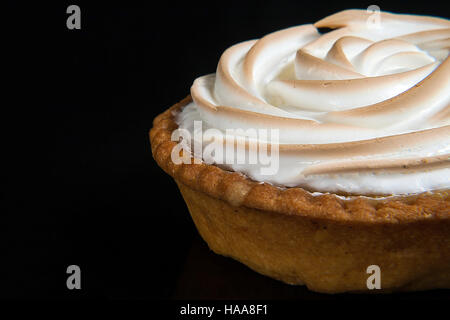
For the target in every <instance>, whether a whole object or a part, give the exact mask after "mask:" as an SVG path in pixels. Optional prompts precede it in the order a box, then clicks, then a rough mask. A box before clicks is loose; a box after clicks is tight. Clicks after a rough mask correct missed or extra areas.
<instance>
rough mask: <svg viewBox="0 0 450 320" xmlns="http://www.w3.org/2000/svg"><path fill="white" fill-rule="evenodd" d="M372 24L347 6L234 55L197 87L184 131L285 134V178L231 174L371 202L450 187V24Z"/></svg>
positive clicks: (394, 19)
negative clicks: (198, 123)
mask: <svg viewBox="0 0 450 320" xmlns="http://www.w3.org/2000/svg"><path fill="white" fill-rule="evenodd" d="M368 18H369V13H367V12H366V11H364V10H346V11H342V12H339V13H336V14H334V15H331V16H329V17H327V18H324V19H322V20H320V21H318V22H317V23H315V24H314V25H302V26H298V27H293V28H289V29H285V30H281V31H278V32H274V33H272V34H269V35H267V36H265V37H263V38H261V39H259V40H252V41H247V42H243V43H239V44H236V45H234V46H232V47H230V48H229V49H227V50H226V51H225V52H224V53H223V55H222V57H221V58H220V61H219V64H218V67H217V72H216V73H215V74H211V75H206V76H203V77H200V78H198V79H196V80H195V81H194V84H193V86H192V88H191V95H192V98H193V101H194V102H193V103H192V104H190V105H188V106H187V107H185V108H184V110H183V111H182V112H181V113H180V114H179V116H178V118H177V119H178V120H177V122H178V124H179V126H180V127H181V128H186V129H189V130H192V123H193V121H194V120H202V121H203V123H205V124H206V125H207V127H208V128H215V129H219V130H222V131H225V130H226V129H237V128H244V129H245V128H255V129H258V128H265V129H279V138H280V145H279V150H280V170H279V172H278V174H277V175H274V176H261V175H260V174H258V172H259V171H258V170H257V166H255V165H230V166H229V167H230V169H232V170H234V171H238V172H242V173H244V174H247V175H248V176H249V177H250V178H252V179H255V180H257V181H265V182H269V183H274V184H277V185H282V186H287V187H292V186H301V187H304V188H306V189H308V190H311V191H320V192H343V193H355V194H369V195H372V194H405V193H417V192H423V191H429V190H435V189H447V188H449V187H450V153H449V150H450V144H449V142H450V60H449V59H448V54H449V49H450V21H448V20H447V19H443V18H435V17H424V16H416V15H400V14H391V13H386V12H381V13H380V23H379V25H378V27H374V26H373V25H372V24H369V23H368ZM323 27H327V28H332V29H334V30H332V31H330V32H328V33H325V34H321V33H320V32H319V31H318V30H317V28H323Z"/></svg>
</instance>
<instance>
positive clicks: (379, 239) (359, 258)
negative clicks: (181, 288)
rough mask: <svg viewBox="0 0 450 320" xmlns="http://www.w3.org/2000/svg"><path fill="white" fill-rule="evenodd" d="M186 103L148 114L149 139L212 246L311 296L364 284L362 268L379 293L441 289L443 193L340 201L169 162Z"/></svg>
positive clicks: (448, 237) (447, 251) (447, 247)
mask: <svg viewBox="0 0 450 320" xmlns="http://www.w3.org/2000/svg"><path fill="white" fill-rule="evenodd" d="M190 101H191V97H190V96H188V97H186V98H185V99H183V100H182V101H181V102H179V103H177V104H175V105H174V106H172V107H171V108H169V109H168V110H166V111H165V112H164V113H162V114H160V115H159V116H157V117H156V118H155V119H154V121H153V128H152V129H151V131H150V141H151V146H152V153H153V156H154V158H155V160H156V162H157V163H158V165H159V166H160V167H161V168H162V169H163V170H164V171H165V172H166V173H168V174H169V175H171V176H172V177H173V178H174V179H175V180H176V182H177V184H178V186H179V188H180V190H181V192H182V194H183V197H184V199H185V201H186V203H187V205H188V208H189V211H190V213H191V215H192V218H193V220H194V222H195V224H196V226H197V229H198V230H199V232H200V234H201V236H202V237H203V238H204V239H205V241H206V242H207V243H208V245H209V247H210V248H211V249H212V250H214V251H215V252H217V253H219V254H223V255H226V256H231V257H233V258H235V259H237V260H239V261H241V262H243V263H244V264H246V265H247V266H249V267H250V268H252V269H254V270H256V271H258V272H260V273H262V274H266V275H268V276H271V277H273V278H276V279H279V280H282V281H284V282H287V283H291V284H306V285H307V286H308V288H309V289H311V290H314V291H319V292H328V293H336V292H347V291H366V290H368V289H367V286H366V280H367V278H368V277H369V276H370V275H369V274H367V273H366V269H367V267H368V266H369V265H372V264H374V265H378V266H379V267H380V268H381V286H382V290H381V291H392V290H425V289H431V288H450V191H449V190H441V191H439V192H427V193H422V194H418V195H411V196H397V197H388V198H381V199H377V198H373V197H366V196H350V197H347V198H345V199H344V198H342V197H339V196H337V195H334V194H323V195H318V196H316V195H314V196H313V195H312V194H311V193H310V192H308V191H306V190H304V189H302V188H280V187H276V186H273V185H270V184H267V183H260V182H255V181H252V180H250V179H249V178H247V177H246V176H244V175H242V174H240V173H237V172H229V171H226V170H223V169H221V168H219V167H217V166H214V165H208V164H204V163H202V164H193V163H192V164H180V165H176V164H174V163H173V162H172V160H171V152H172V148H173V147H174V146H175V145H176V144H177V142H176V141H171V134H172V132H173V130H175V129H176V128H177V127H178V126H177V124H176V123H175V121H174V113H175V112H177V111H179V110H180V109H181V108H182V107H183V106H184V105H186V104H187V103H189V102H190Z"/></svg>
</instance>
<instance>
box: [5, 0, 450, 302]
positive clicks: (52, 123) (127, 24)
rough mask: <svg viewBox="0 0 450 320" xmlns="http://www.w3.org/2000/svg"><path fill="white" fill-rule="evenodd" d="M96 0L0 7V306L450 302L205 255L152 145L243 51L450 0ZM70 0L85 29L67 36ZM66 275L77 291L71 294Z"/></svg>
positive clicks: (444, 294) (443, 295)
mask: <svg viewBox="0 0 450 320" xmlns="http://www.w3.org/2000/svg"><path fill="white" fill-rule="evenodd" d="M93 2H94V1H90V2H87V1H71V2H67V1H55V2H54V4H51V3H50V4H49V3H47V4H45V5H44V4H39V5H36V3H35V4H34V5H33V7H31V4H30V6H28V5H26V4H25V5H23V6H20V7H19V6H16V5H11V3H8V7H7V9H5V11H4V16H5V18H6V19H7V22H8V26H7V29H6V30H5V31H7V32H6V33H7V34H6V39H5V40H4V41H10V42H9V45H5V49H4V51H5V52H6V53H7V55H8V58H7V59H6V60H5V61H4V62H5V64H6V67H7V70H8V71H11V72H10V73H7V74H4V77H5V78H6V79H7V80H8V81H7V82H8V84H9V86H8V87H4V89H5V91H6V92H5V93H6V94H9V95H8V97H9V98H11V99H5V101H7V103H6V104H5V105H4V106H3V107H2V112H3V116H2V125H3V126H2V129H4V133H3V135H2V138H3V139H2V140H3V141H4V144H3V147H4V148H3V159H4V160H6V164H5V165H3V170H2V177H1V178H2V190H1V191H2V192H1V216H2V223H1V224H0V233H1V237H2V238H1V239H0V240H1V244H0V245H1V248H2V253H1V256H2V260H1V270H2V273H1V277H2V280H1V283H2V285H1V290H0V296H1V297H6V298H24V297H25V298H38V299H45V298H56V299H73V298H75V299H76V298H135V299H172V298H177V299H208V298H212V299H291V300H296V301H298V300H309V301H311V300H336V299H341V300H342V299H345V300H364V299H372V300H373V299H379V300H388V299H407V300H409V299H449V292H448V290H436V291H431V292H424V293H408V294H395V295H389V296H376V295H375V296H374V295H370V296H366V295H357V296H355V295H348V294H345V295H334V296H330V295H322V294H317V293H312V292H309V291H308V290H307V289H306V288H304V287H292V286H288V285H284V284H282V283H279V282H277V281H274V280H271V279H269V278H266V277H263V276H261V275H259V274H256V273H254V272H252V271H250V270H248V269H247V268H246V267H245V266H243V265H241V264H239V263H237V262H235V261H232V260H230V259H226V258H223V257H220V256H217V255H215V254H213V253H211V252H210V251H209V250H208V248H207V246H206V244H205V243H204V242H203V241H202V240H201V239H200V238H199V236H198V234H197V231H196V230H195V227H194V225H193V222H192V220H191V219H190V216H189V213H188V211H187V208H186V206H185V204H184V202H183V200H182V198H181V195H180V194H179V192H178V189H177V187H176V185H175V183H174V182H173V181H172V179H171V178H170V177H169V176H167V175H166V174H165V173H164V172H163V171H162V170H161V169H160V168H159V167H158V166H157V165H156V163H155V162H154V160H153V158H152V156H151V151H150V146H149V139H148V130H149V129H150V128H151V126H152V120H153V118H154V117H155V116H156V115H157V114H159V113H161V112H163V111H164V110H165V109H166V108H168V107H170V106H171V105H172V104H174V103H175V102H177V101H179V100H181V99H182V98H184V97H185V96H186V95H187V94H188V93H189V89H190V86H191V84H192V82H193V80H194V79H195V78H196V77H198V76H200V75H204V74H207V73H212V72H214V71H215V68H216V64H217V61H218V59H219V57H220V55H221V53H222V52H223V51H224V50H225V49H226V48H227V47H229V46H230V45H232V44H234V43H237V42H240V41H244V40H249V39H254V38H259V37H261V36H263V35H265V34H267V33H269V32H272V31H276V30H279V29H282V28H286V27H290V26H293V25H299V24H304V23H311V22H314V21H317V20H318V19H320V18H322V17H325V16H327V15H329V14H332V13H334V12H337V11H339V10H343V9H348V8H367V7H368V6H369V5H371V4H377V5H378V6H380V8H381V9H382V10H386V11H392V12H402V13H417V14H428V15H440V16H443V17H448V16H449V13H450V12H449V10H448V7H446V5H445V2H444V1H442V2H433V3H430V2H426V1H422V2H421V3H420V5H418V4H413V3H407V2H405V1H403V2H400V1H399V2H398V3H393V2H386V1H383V2H382V1H377V2H374V3H372V2H365V1H354V2H349V1H346V2H343V1H333V2H324V1H290V2H287V1H264V2H263V1H258V2H256V1H255V2H249V1H239V2H228V1H227V2H225V1H220V2H219V1H217V2H216V1H210V2H203V3H200V2H198V3H197V2H173V1H162V2H161V3H156V2H151V1H146V2H140V3H135V4H132V3H131V2H125V1H123V2H117V3H115V2H114V3H113V2H104V3H100V2H96V4H94V3H93ZM70 4H77V5H79V6H80V8H81V30H68V29H67V28H66V19H67V17H68V14H66V8H67V6H68V5H70ZM13 13H15V14H17V15H14V18H12V19H8V17H9V16H13V15H12V14H13ZM30 22H31V26H28V25H29V24H30ZM25 25H26V26H25ZM71 264H76V265H79V266H80V267H81V271H82V289H81V290H73V291H70V290H68V289H67V288H66V278H67V274H66V268H67V266H69V265H71Z"/></svg>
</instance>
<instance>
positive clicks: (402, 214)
mask: <svg viewBox="0 0 450 320" xmlns="http://www.w3.org/2000/svg"><path fill="white" fill-rule="evenodd" d="M191 101H192V98H191V96H190V95H188V96H187V97H185V98H184V99H183V100H181V101H180V102H178V103H176V104H175V105H173V106H172V107H170V108H169V109H167V110H166V111H165V112H163V113H161V114H160V115H158V116H157V117H156V118H155V119H154V120H153V128H152V129H151V130H150V133H149V134H150V143H151V148H152V153H153V157H154V159H155V160H156V162H157V163H158V165H159V166H160V167H161V168H162V169H163V170H164V171H165V172H166V173H167V174H169V175H170V176H172V177H173V178H175V179H177V180H178V181H180V182H182V183H183V184H185V185H187V186H189V187H191V188H192V189H194V190H197V191H201V192H204V193H206V194H208V195H209V196H212V197H214V198H218V199H221V200H224V201H226V202H228V203H230V204H231V205H233V206H244V207H248V208H253V209H259V210H264V211H271V212H276V213H279V214H286V215H298V216H308V217H310V218H317V219H325V220H333V221H341V222H345V221H352V222H360V223H399V222H404V223H407V222H420V221H421V220H430V219H436V220H449V219H450V190H448V189H446V190H439V191H431V192H424V193H420V194H415V195H400V196H392V197H384V198H374V197H368V196H364V195H361V196H348V197H345V198H344V197H341V196H338V195H336V194H332V193H324V194H321V195H312V194H311V193H310V192H309V191H307V190H305V189H303V188H301V187H291V188H281V187H278V186H274V185H271V184H269V183H261V182H257V181H253V180H251V179H249V178H248V177H246V176H245V175H243V174H241V173H239V172H231V171H226V170H224V169H221V168H219V167H217V166H215V165H210V164H206V163H201V164H194V163H193V161H191V164H183V163H182V164H175V163H173V162H172V160H171V153H172V149H173V147H174V146H175V145H176V144H177V142H176V141H172V140H171V135H172V132H173V131H174V130H175V129H177V128H178V125H177V124H176V122H175V114H176V112H178V111H180V110H181V108H182V107H184V106H185V105H187V104H188V103H190V102H191ZM191 160H193V159H192V158H191Z"/></svg>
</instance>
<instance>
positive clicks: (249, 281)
mask: <svg viewBox="0 0 450 320" xmlns="http://www.w3.org/2000/svg"><path fill="white" fill-rule="evenodd" d="M172 298H174V299H182V300H184V299H226V300H233V299H244V300H247V299H257V300H267V299H269V300H302V301H303V300H305V301H335V300H355V301H380V300H381V301H392V300H418V299H420V300H450V290H431V291H424V292H412V293H394V294H334V295H331V294H321V293H315V292H312V291H309V290H308V289H307V288H306V286H292V285H288V284H284V283H282V282H280V281H276V280H273V279H271V278H268V277H266V276H263V275H260V274H258V273H256V272H254V271H252V270H251V269H249V268H247V267H246V266H245V265H243V264H241V263H239V262H237V261H235V260H233V259H230V258H226V257H223V256H220V255H217V254H215V253H214V252H212V251H211V250H209V248H208V246H207V244H206V243H205V242H204V241H203V240H202V239H201V238H200V236H198V235H196V236H195V237H194V239H193V241H192V245H191V247H190V249H189V253H188V255H187V258H186V262H185V264H184V266H183V268H182V270H181V273H180V277H179V279H178V281H177V283H176V287H175V291H174V293H173V296H172Z"/></svg>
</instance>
